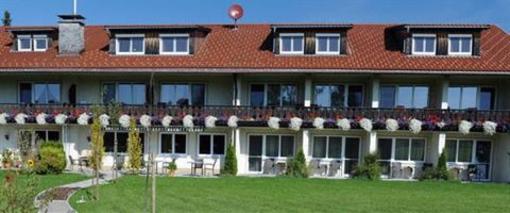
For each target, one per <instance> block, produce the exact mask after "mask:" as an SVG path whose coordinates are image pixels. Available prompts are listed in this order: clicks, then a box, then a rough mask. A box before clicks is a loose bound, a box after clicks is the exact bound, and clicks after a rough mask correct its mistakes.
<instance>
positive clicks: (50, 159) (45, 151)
mask: <svg viewBox="0 0 510 213" xmlns="http://www.w3.org/2000/svg"><path fill="white" fill-rule="evenodd" d="M65 168H66V156H65V152H64V148H63V146H62V144H61V143H59V142H49V141H48V142H45V143H43V144H41V146H40V148H39V161H38V162H37V163H36V167H35V172H36V173H37V174H60V173H62V171H64V169H65Z"/></svg>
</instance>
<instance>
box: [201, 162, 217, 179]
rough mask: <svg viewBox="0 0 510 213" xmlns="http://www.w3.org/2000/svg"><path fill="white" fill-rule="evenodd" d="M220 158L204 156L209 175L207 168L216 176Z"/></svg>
mask: <svg viewBox="0 0 510 213" xmlns="http://www.w3.org/2000/svg"><path fill="white" fill-rule="evenodd" d="M217 161H218V158H204V170H205V174H206V175H207V170H211V175H213V176H214V168H215V167H216V162H217Z"/></svg>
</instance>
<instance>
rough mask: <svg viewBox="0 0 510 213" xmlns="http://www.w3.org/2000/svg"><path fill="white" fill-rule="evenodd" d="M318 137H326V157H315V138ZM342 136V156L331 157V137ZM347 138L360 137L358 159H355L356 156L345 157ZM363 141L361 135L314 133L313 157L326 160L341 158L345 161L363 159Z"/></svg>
mask: <svg viewBox="0 0 510 213" xmlns="http://www.w3.org/2000/svg"><path fill="white" fill-rule="evenodd" d="M317 137H326V157H324V158H321V157H314V156H313V151H314V145H315V138H317ZM332 137H333V138H342V156H341V157H340V158H330V157H329V142H330V140H329V138H332ZM347 138H355V139H358V159H354V158H346V157H345V145H346V141H347ZM361 143H362V140H361V137H360V136H344V135H326V134H324V135H323V134H318V135H313V136H312V146H311V149H310V151H311V158H312V159H320V160H326V161H333V160H341V161H345V160H358V161H359V160H360V159H361Z"/></svg>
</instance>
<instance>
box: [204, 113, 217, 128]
mask: <svg viewBox="0 0 510 213" xmlns="http://www.w3.org/2000/svg"><path fill="white" fill-rule="evenodd" d="M217 120H218V118H216V117H214V116H212V115H209V116H207V117H205V127H206V128H214V127H216V121H217Z"/></svg>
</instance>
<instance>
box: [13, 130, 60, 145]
mask: <svg viewBox="0 0 510 213" xmlns="http://www.w3.org/2000/svg"><path fill="white" fill-rule="evenodd" d="M19 137H22V138H23V140H28V141H30V144H33V145H34V146H37V145H38V144H41V143H43V142H46V141H53V142H55V141H56V142H60V131H57V130H35V131H33V130H21V131H20V135H19Z"/></svg>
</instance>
